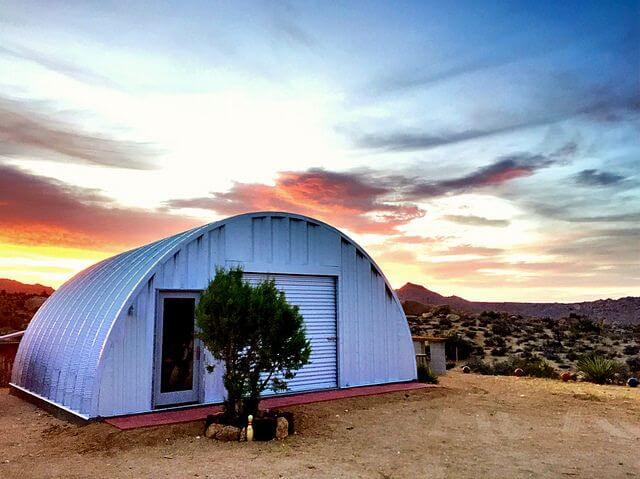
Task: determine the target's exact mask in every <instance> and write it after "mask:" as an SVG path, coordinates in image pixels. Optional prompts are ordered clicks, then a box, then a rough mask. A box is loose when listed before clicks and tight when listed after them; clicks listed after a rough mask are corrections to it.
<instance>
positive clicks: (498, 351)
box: [491, 346, 507, 356]
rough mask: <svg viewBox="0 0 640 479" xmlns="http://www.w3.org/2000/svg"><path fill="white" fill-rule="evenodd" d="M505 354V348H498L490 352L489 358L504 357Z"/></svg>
mask: <svg viewBox="0 0 640 479" xmlns="http://www.w3.org/2000/svg"><path fill="white" fill-rule="evenodd" d="M505 354H507V348H505V347H502V346H499V347H495V348H493V349H492V350H491V356H504V355H505Z"/></svg>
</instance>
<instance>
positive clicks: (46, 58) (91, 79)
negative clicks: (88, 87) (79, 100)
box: [0, 44, 121, 89]
mask: <svg viewBox="0 0 640 479" xmlns="http://www.w3.org/2000/svg"><path fill="white" fill-rule="evenodd" d="M0 55H4V56H8V57H12V58H17V59H19V60H26V61H29V62H32V63H36V64H38V65H40V66H41V67H43V68H46V69H47V70H51V71H53V72H56V73H60V74H61V75H64V76H67V77H69V78H73V79H74V80H78V81H80V82H83V83H88V84H92V85H98V86H104V87H108V88H114V89H121V87H120V86H119V85H118V84H116V83H115V82H114V81H113V80H111V79H109V78H107V77H105V76H103V75H100V74H97V73H95V72H92V71H90V70H88V69H86V68H81V67H78V66H77V65H74V64H72V63H70V62H67V61H64V60H61V59H60V58H55V57H52V56H50V55H44V54H42V53H40V52H38V51H36V50H32V49H30V48H25V47H23V46H19V45H12V46H7V45H6V44H5V45H0Z"/></svg>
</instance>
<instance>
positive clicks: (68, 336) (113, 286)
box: [12, 212, 399, 417]
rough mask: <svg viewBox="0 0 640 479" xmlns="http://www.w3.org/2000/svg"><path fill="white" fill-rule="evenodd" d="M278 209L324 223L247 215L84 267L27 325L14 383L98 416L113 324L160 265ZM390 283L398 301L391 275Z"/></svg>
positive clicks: (58, 403)
mask: <svg viewBox="0 0 640 479" xmlns="http://www.w3.org/2000/svg"><path fill="white" fill-rule="evenodd" d="M276 214H278V215H284V216H289V217H292V218H299V219H304V220H307V221H311V222H316V223H318V224H324V223H322V222H321V221H318V220H315V219H312V218H307V217H305V216H301V215H295V214H291V213H280V212H277V213H276V212H260V213H248V214H246V215H240V216H238V217H233V218H228V219H225V220H222V221H219V222H216V223H210V224H207V225H204V226H201V227H198V228H195V229H192V230H189V231H186V232H183V233H180V234H177V235H175V236H171V237H168V238H165V239H162V240H160V241H157V242H155V243H151V244H149V245H146V246H142V247H140V248H137V249H134V250H131V251H127V252H125V253H122V254H119V255H117V256H114V257H112V258H108V259H106V260H104V261H101V262H99V263H97V264H95V265H93V266H91V267H89V268H87V269H86V270H84V271H81V272H80V273H78V274H77V275H76V276H74V277H73V278H72V279H70V280H69V281H67V282H66V283H65V284H63V285H62V286H61V287H60V288H59V289H58V290H57V291H56V292H55V293H53V295H52V296H51V297H50V298H49V299H47V301H45V303H44V304H43V305H42V306H41V307H40V309H39V310H38V312H37V313H36V315H35V316H34V318H33V319H32V320H31V322H30V323H29V326H28V328H27V330H26V331H25V334H24V337H23V339H22V341H21V343H20V347H19V349H18V353H17V355H16V360H15V363H14V368H13V374H12V384H13V385H14V386H18V387H19V388H21V389H23V390H26V391H28V392H30V393H32V394H35V395H37V396H39V397H41V398H43V399H45V400H48V401H50V402H52V403H54V404H56V405H58V406H62V407H63V408H65V409H68V410H70V411H71V412H74V413H76V414H79V415H81V416H86V417H90V416H93V415H95V411H94V410H95V409H96V408H97V397H98V384H97V381H96V380H97V376H98V368H99V365H100V362H101V359H102V356H103V354H104V351H105V348H106V346H107V341H108V338H109V334H110V332H111V329H112V328H113V326H114V324H115V322H116V320H117V319H118V317H119V316H120V315H121V314H122V313H123V311H124V309H125V308H126V307H128V306H129V304H128V303H129V301H130V300H131V299H132V297H133V295H134V294H135V293H136V291H137V289H138V288H139V287H142V286H143V285H144V284H146V282H147V281H148V279H149V278H150V277H151V276H152V275H153V274H154V272H155V269H156V268H157V266H158V265H160V264H162V263H163V261H164V260H165V259H166V258H170V257H171V255H173V254H174V253H175V251H177V250H179V249H180V247H181V246H182V245H184V244H186V243H187V242H188V241H190V240H191V239H194V238H197V237H198V236H199V235H201V234H203V233H205V232H207V231H210V230H212V229H214V228H217V227H219V226H221V225H223V224H225V223H227V222H229V221H231V220H233V219H235V218H239V217H243V216H258V215H276ZM325 226H327V227H328V228H330V229H332V230H334V231H337V232H338V233H339V234H340V236H341V237H342V238H344V239H345V240H346V241H348V242H350V243H352V244H354V246H356V248H357V249H358V251H360V252H361V253H362V254H363V255H365V256H366V257H367V258H368V259H369V260H370V261H371V263H372V264H373V265H374V267H375V268H376V269H377V270H378V272H379V273H380V275H381V276H382V277H383V278H384V275H383V274H382V272H381V271H380V269H379V268H378V267H377V265H376V264H375V262H374V261H373V260H372V259H371V258H370V257H369V256H368V255H367V254H366V253H365V252H364V251H363V250H362V249H361V248H360V247H359V246H357V245H356V244H355V243H354V242H353V241H352V240H351V239H349V238H348V237H347V236H346V235H344V234H343V233H341V232H339V231H338V230H336V229H335V228H333V227H332V226H330V225H325ZM385 283H386V284H387V287H388V289H389V293H390V294H391V295H392V296H394V297H395V299H396V301H397V296H396V295H395V292H394V291H393V289H391V287H390V285H389V283H388V281H387V280H386V278H385ZM398 304H399V301H398Z"/></svg>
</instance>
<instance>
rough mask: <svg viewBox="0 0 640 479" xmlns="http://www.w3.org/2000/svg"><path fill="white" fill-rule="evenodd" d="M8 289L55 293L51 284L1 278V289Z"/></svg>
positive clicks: (10, 290) (22, 291)
mask: <svg viewBox="0 0 640 479" xmlns="http://www.w3.org/2000/svg"><path fill="white" fill-rule="evenodd" d="M2 290H4V291H6V292H7V293H26V294H36V295H42V293H44V295H43V296H49V295H51V293H53V288H52V287H50V286H43V285H41V284H25V283H21V282H20V281H16V280H14V279H6V278H0V291H2Z"/></svg>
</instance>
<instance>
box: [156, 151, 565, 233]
mask: <svg viewBox="0 0 640 479" xmlns="http://www.w3.org/2000/svg"><path fill="white" fill-rule="evenodd" d="M557 156H558V155H557V154H555V153H554V154H552V155H548V156H544V155H532V154H524V153H520V154H514V155H510V156H506V157H502V158H499V159H497V160H496V161H495V162H494V163H492V164H489V165H487V166H484V167H481V168H478V169H477V170H476V171H474V172H471V173H469V174H468V175H465V176H461V177H458V178H453V179H449V180H440V181H434V182H425V181H423V180H420V179H417V178H412V177H408V176H403V175H399V174H393V173H391V172H384V171H374V170H371V169H366V170H352V171H348V172H332V171H327V170H324V169H322V168H312V169H309V170H307V171H302V172H294V171H288V172H282V173H280V174H279V175H278V176H277V177H276V180H275V184H274V185H273V186H272V185H265V184H258V183H239V182H238V183H235V184H234V185H233V187H232V188H231V189H230V190H229V191H227V192H222V193H220V192H212V193H211V194H210V195H209V196H205V197H198V198H187V199H174V200H170V201H168V202H166V203H165V207H168V208H195V209H206V210H212V211H215V212H217V213H219V214H226V215H234V214H240V213H244V212H248V211H256V210H280V211H290V212H296V213H301V214H305V215H309V216H313V217H317V218H319V219H326V220H327V221H329V222H331V223H334V224H338V225H340V226H342V227H345V228H348V229H350V230H351V231H354V232H358V233H376V234H387V235H391V234H394V233H397V232H398V231H399V230H398V228H399V227H401V226H404V225H406V224H408V223H410V222H411V221H412V220H414V219H416V218H420V217H422V216H424V211H423V210H422V208H421V207H420V206H419V205H418V204H417V203H418V202H420V201H423V200H428V199H432V198H435V197H438V196H443V195H447V194H454V193H460V192H466V191H470V190H474V189H478V188H483V187H487V186H496V185H501V184H503V183H507V182H509V181H511V180H514V179H516V178H520V177H524V176H530V175H532V174H534V173H535V171H537V170H538V169H540V168H545V167H547V166H549V165H551V164H553V163H555V162H556V161H558V160H557V159H556V157H557ZM470 218H471V219H468V218H467V221H468V222H467V224H470V223H469V221H474V219H473V217H470ZM450 220H457V221H458V222H462V221H464V220H465V217H458V218H453V219H452V218H450ZM480 221H481V220H478V219H476V220H475V223H474V224H479V222H480ZM492 222H493V223H492ZM482 224H483V225H491V226H506V225H508V222H507V221H506V220H489V219H486V218H485V221H484V222H483V223H482Z"/></svg>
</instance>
